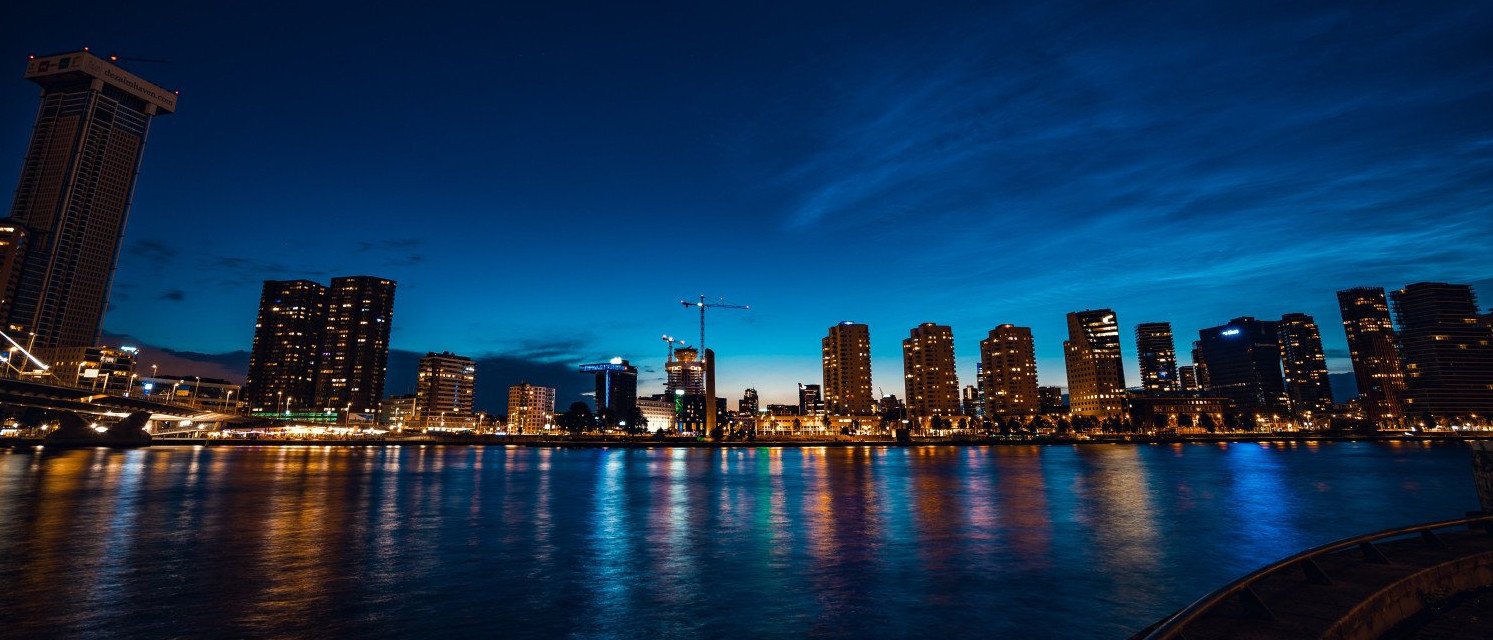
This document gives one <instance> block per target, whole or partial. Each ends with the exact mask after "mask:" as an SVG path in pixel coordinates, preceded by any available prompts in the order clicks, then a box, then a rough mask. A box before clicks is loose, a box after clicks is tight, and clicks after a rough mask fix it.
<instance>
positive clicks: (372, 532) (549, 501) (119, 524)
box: [0, 442, 1476, 638]
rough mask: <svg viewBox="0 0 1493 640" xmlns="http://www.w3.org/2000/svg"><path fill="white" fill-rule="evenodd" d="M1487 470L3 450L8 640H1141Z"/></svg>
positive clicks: (1206, 462)
mask: <svg viewBox="0 0 1493 640" xmlns="http://www.w3.org/2000/svg"><path fill="white" fill-rule="evenodd" d="M1474 508H1476V497H1475V495H1474V490H1473V485H1472V480H1471V473H1470V462H1469V454H1468V452H1467V449H1466V447H1465V446H1463V445H1456V444H1440V445H1433V444H1423V443H1410V442H1406V443H1353V442H1347V443H1321V444H1314V443H1273V444H1272V443H1260V444H1256V443H1248V444H1239V443H1235V444H1227V445H1223V444H1179V445H1087V446H1030V447H1023V446H998V447H964V448H960V447H911V448H828V449H826V448H805V449H793V448H727V449H669V448H658V449H551V448H536V449H529V448H503V447H435V446H429V447H419V446H414V447H412V446H404V447H263V448H250V447H214V448H202V447H150V448H148V449H140V450H130V451H110V450H104V449H97V450H70V451H55V450H46V451H36V450H31V449H22V450H16V451H10V452H8V453H0V636H4V637H27V636H35V635H49V636H50V635H67V636H80V635H81V636H89V637H104V638H108V637H162V636H187V637H307V636H315V637H343V636H358V637H363V638H379V637H411V636H432V637H449V636H484V637H487V636H492V637H514V638H527V637H534V638H550V637H556V638H558V637H575V638H608V637H624V638H735V637H806V636H807V637H846V638H902V637H943V638H950V637H956V636H957V637H963V636H971V635H979V636H986V637H1021V638H1042V637H1052V638H1122V637H1124V636H1126V635H1128V634H1129V633H1131V632H1133V631H1135V630H1136V629H1139V628H1141V627H1144V626H1145V625H1147V624H1149V623H1150V622H1151V621H1153V620H1154V619H1156V618H1158V617H1160V616H1163V615H1166V614H1167V613H1170V612H1171V611H1173V610H1175V609H1177V608H1179V607H1181V606H1183V605H1185V604H1186V603H1188V602H1189V601H1191V600H1193V599H1195V598H1197V597H1199V596H1201V595H1203V594H1204V593H1206V592H1207V591H1209V590H1211V589H1213V588H1216V587H1218V586H1221V585H1222V584H1224V583H1226V582H1227V581H1229V580H1231V579H1233V578H1234V577H1237V576H1239V575H1241V574H1243V573H1246V572H1248V571H1250V570H1252V569H1254V568H1256V567H1257V566H1259V565H1261V564H1263V563H1266V562H1269V561H1271V560H1275V559H1278V558H1280V557H1282V556H1284V555H1288V554H1290V553H1294V552H1295V551H1297V550H1300V549H1303V548H1306V547H1309V546H1313V545H1316V544H1320V543H1323V542H1327V541H1331V540H1334V539H1337V538H1341V537H1346V536H1350V535H1354V534H1357V533H1363V532H1368V531H1372V530H1376V529H1383V528H1389V527H1393V526H1399V525H1404V524H1410V523H1414V522H1421V521H1429V520H1437V519H1446V518H1454V517H1459V516H1461V515H1463V514H1464V512H1466V511H1468V510H1470V509H1474Z"/></svg>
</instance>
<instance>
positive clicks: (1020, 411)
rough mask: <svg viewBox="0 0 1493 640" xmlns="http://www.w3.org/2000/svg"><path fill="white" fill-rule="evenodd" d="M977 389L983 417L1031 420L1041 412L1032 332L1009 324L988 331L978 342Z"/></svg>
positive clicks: (1035, 349)
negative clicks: (981, 395)
mask: <svg viewBox="0 0 1493 640" xmlns="http://www.w3.org/2000/svg"><path fill="white" fill-rule="evenodd" d="M980 372H981V375H982V379H981V380H980V385H981V386H983V387H984V392H985V415H988V416H991V417H1001V418H1006V417H1011V416H1034V415H1037V414H1038V413H1040V412H1041V411H1042V399H1041V397H1040V396H1039V395H1038V391H1037V348H1036V343H1035V342H1034V341H1033V340H1032V330H1031V329H1030V328H1028V327H1018V326H1014V325H1009V324H1003V325H1000V326H998V327H996V328H994V329H991V330H990V335H989V336H988V337H986V338H985V339H984V340H981V341H980Z"/></svg>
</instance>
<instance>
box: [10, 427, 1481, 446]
mask: <svg viewBox="0 0 1493 640" xmlns="http://www.w3.org/2000/svg"><path fill="white" fill-rule="evenodd" d="M1463 440H1493V431H1463V432H1455V433H1448V432H1436V433H1420V434H1405V433H1381V434H1357V433H1320V432H1311V433H1305V432H1304V433H1212V434H1174V435H1145V434H1123V435H1122V434H1107V435H1088V436H1071V435H1070V436H1056V435H1045V436H1034V437H1026V438H1019V437H1008V438H1000V437H997V438H973V437H969V438H965V437H953V438H922V437H915V438H913V439H912V440H910V441H908V442H898V441H896V440H893V439H891V438H878V437H867V436H860V437H850V436H841V437H838V438H757V439H755V440H731V441H726V442H712V441H708V440H701V439H695V438H656V437H652V436H642V437H616V436H613V437H586V436H580V437H575V438H570V437H559V438H557V437H549V436H501V435H476V436H434V435H429V436H414V437H398V438H388V437H385V438H294V439H292V438H157V439H155V440H153V441H152V442H151V443H150V445H149V446H208V447H275V446H318V447H322V446H335V447H379V446H405V445H408V446H426V445H432V446H512V447H576V448H598V447H600V448H639V449H651V448H660V447H685V448H730V447H924V446H980V447H984V446H1030V445H1098V444H1182V443H1198V444H1208V443H1230V442H1390V441H1401V442H1417V441H1420V442H1453V441H1463ZM42 444H44V443H43V442H42V439H41V438H24V437H11V438H0V448H26V447H35V446H39V445H42ZM74 446H76V445H74ZM99 446H107V445H99Z"/></svg>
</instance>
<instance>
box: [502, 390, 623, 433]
mask: <svg viewBox="0 0 1493 640" xmlns="http://www.w3.org/2000/svg"><path fill="white" fill-rule="evenodd" d="M554 415H555V390H554V389H553V388H551V387H540V386H535V385H532V384H529V383H527V382H520V383H518V384H516V385H513V386H511V387H508V432H509V433H516V434H528V433H539V432H540V431H543V430H544V429H548V428H549V427H550V426H551V419H552V418H553V416H554ZM650 424H651V422H650Z"/></svg>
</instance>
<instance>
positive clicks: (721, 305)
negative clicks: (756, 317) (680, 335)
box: [679, 294, 751, 360]
mask: <svg viewBox="0 0 1493 640" xmlns="http://www.w3.org/2000/svg"><path fill="white" fill-rule="evenodd" d="M679 304H682V305H684V307H685V308H686V309H688V308H690V307H697V308H699V309H700V359H701V360H704V359H705V310H706V309H743V310H745V309H751V307H749V306H747V305H744V304H728V303H726V301H724V300H722V301H720V302H706V301H705V295H704V294H701V295H700V301H699V302H690V301H689V300H680V301H679Z"/></svg>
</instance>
